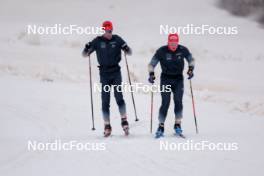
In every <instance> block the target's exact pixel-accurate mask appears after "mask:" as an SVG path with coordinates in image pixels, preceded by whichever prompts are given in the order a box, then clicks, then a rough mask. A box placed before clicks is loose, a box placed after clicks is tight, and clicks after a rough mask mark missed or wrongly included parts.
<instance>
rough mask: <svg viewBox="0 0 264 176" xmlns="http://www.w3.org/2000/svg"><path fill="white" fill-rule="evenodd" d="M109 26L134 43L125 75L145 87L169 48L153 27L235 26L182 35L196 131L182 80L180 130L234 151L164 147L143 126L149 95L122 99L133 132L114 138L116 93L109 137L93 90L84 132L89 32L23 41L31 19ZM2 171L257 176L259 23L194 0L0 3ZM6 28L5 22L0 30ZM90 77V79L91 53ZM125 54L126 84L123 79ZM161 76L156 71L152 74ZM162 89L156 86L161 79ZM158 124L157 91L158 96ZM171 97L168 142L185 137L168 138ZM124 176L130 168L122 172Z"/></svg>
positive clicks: (261, 110) (262, 35) (263, 34)
mask: <svg viewBox="0 0 264 176" xmlns="http://www.w3.org/2000/svg"><path fill="white" fill-rule="evenodd" d="M105 19H110V20H112V21H113V22H114V28H115V29H114V31H115V32H116V33H117V34H120V35H121V36H123V38H124V39H125V40H127V42H128V43H129V44H130V45H131V47H132V48H133V50H134V55H133V56H131V57H129V58H128V59H129V65H130V70H131V72H132V74H133V81H135V82H143V83H147V81H146V78H147V70H146V65H147V63H148V62H149V60H150V58H151V56H152V55H153V54H154V53H153V52H154V51H155V49H157V48H158V47H159V46H160V45H163V44H165V43H166V35H160V34H159V25H160V24H168V25H185V24H196V25H200V24H211V25H228V26H238V30H239V34H238V35H236V36H209V35H206V36H195V35H184V36H181V41H182V44H184V45H186V46H188V47H189V48H190V50H191V51H192V53H193V55H194V57H195V58H196V65H197V67H196V70H195V79H194V80H193V86H194V93H195V98H196V106H197V107H196V109H197V118H198V124H199V129H200V134H199V135H196V134H195V127H194V122H193V116H192V111H191V110H192V107H191V99H190V91H189V84H188V82H187V81H186V85H185V96H184V121H183V128H184V131H185V134H186V136H187V137H188V139H189V140H193V141H195V142H199V141H202V140H207V141H211V142H236V143H238V144H239V150H238V151H229V152H227V151H209V150H206V151H160V150H159V142H160V141H159V140H155V139H154V138H153V135H151V134H150V133H149V125H150V124H149V118H150V116H149V108H150V95H148V94H143V93H138V94H136V95H135V100H136V102H137V108H138V116H139V118H140V121H139V122H137V123H135V122H134V121H133V119H134V113H133V108H132V102H131V97H130V94H125V100H126V102H127V106H128V115H129V119H130V124H131V136H129V137H128V138H125V137H123V136H122V130H121V127H120V119H119V115H118V111H117V107H116V105H115V101H114V100H113V99H112V101H111V103H112V104H111V108H112V113H111V117H112V125H113V136H112V137H111V138H109V139H105V138H103V137H102V130H103V121H102V119H101V112H100V108H101V107H100V103H101V101H100V94H98V93H97V94H94V100H95V102H94V103H95V106H94V107H95V117H96V118H95V125H96V131H91V130H90V129H91V120H90V119H91V117H90V113H91V112H90V97H89V84H88V81H89V79H88V76H89V74H88V61H87V60H86V59H83V58H82V57H81V55H80V52H81V50H82V48H83V45H84V44H85V43H86V42H87V41H88V40H90V39H92V38H93V37H95V36H84V35H83V36H78V35H71V36H63V35H58V36H28V35H27V34H26V33H25V25H27V24H34V23H36V24H44V25H52V24H54V23H61V24H65V25H66V24H78V25H80V26H86V25H91V26H98V25H100V24H101V21H103V20H105ZM0 23H1V28H0V87H1V91H0V94H1V95H0V97H1V99H0V112H1V114H0V156H1V157H0V175H5V176H8V175H10V176H11V175H12V176H14V175H20V176H21V175H106V174H110V175H135V174H136V175H153V176H155V175H176V174H177V175H194V174H195V175H230V172H232V175H245V176H246V175H262V174H263V171H262V168H261V166H262V163H263V157H262V153H263V151H262V149H263V147H264V145H263V141H262V140H261V139H263V133H262V131H261V129H262V128H261V127H262V124H263V122H264V119H263V116H264V96H263V93H262V91H263V88H264V84H263V82H261V78H260V77H261V76H262V75H263V72H264V71H263V69H262V67H263V64H264V52H263V41H264V30H263V29H261V28H260V27H259V26H258V24H257V23H256V22H253V21H251V20H250V19H242V18H236V17H232V16H230V15H229V14H228V13H227V12H225V11H223V10H221V9H218V8H217V7H216V6H215V2H214V1H213V0H204V1H202V2H198V1H197V2H196V1H190V0H187V1H172V0H165V1H160V2H159V1H154V0H149V1H147V0H146V1H133V2H132V1H131V2H129V1H121V0H108V1H107V0H102V1H96V2H95V1H82V0H76V1H69V0H60V1H45V2H44V1H38V0H25V1H15V0H11V1H7V0H2V1H1V6H0ZM2 26H3V27H2ZM92 59H93V60H92V64H93V65H92V68H93V80H94V82H96V83H98V82H99V80H98V76H97V74H98V70H97V68H96V66H97V62H96V59H95V56H92ZM124 64H125V63H124V62H123V61H122V62H121V65H122V66H123V69H122V71H123V75H124V80H125V81H126V80H127V77H126V72H125V71H126V70H125V65H124ZM157 73H159V68H158V69H157ZM157 84H158V83H157ZM154 105H155V106H154V129H156V125H157V113H158V108H159V106H160V96H159V95H158V94H156V95H155V96H154ZM172 107H173V103H172V105H171V109H170V111H169V115H168V119H167V121H166V127H167V128H166V138H165V139H164V140H166V141H168V142H176V143H177V142H184V141H186V140H183V139H178V138H175V137H174V136H173V135H172V133H173V131H172V124H173V109H172ZM55 139H61V140H63V141H69V140H77V141H79V142H105V143H106V151H100V152H99V151H96V152H95V151H86V152H85V151H75V150H73V151H57V152H56V151H45V152H41V151H38V152H32V151H28V150H27V141H28V140H38V141H46V142H50V141H54V140H55ZM125 173H127V174H125Z"/></svg>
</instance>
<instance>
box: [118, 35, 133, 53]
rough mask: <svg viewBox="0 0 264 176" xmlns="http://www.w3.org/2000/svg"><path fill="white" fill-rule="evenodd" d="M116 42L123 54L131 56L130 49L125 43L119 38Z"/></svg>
mask: <svg viewBox="0 0 264 176" xmlns="http://www.w3.org/2000/svg"><path fill="white" fill-rule="evenodd" d="M118 42H119V43H120V46H121V49H122V50H123V51H124V52H125V54H127V55H132V50H131V48H130V47H129V46H128V45H127V43H126V42H125V41H124V40H123V39H122V38H121V37H118Z"/></svg>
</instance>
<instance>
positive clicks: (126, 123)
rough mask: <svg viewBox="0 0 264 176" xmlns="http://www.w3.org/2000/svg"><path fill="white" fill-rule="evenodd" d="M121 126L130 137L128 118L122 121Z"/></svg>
mask: <svg viewBox="0 0 264 176" xmlns="http://www.w3.org/2000/svg"><path fill="white" fill-rule="evenodd" d="M121 126H122V128H123V130H124V132H125V135H126V136H127V135H129V124H128V121H127V118H122V119H121Z"/></svg>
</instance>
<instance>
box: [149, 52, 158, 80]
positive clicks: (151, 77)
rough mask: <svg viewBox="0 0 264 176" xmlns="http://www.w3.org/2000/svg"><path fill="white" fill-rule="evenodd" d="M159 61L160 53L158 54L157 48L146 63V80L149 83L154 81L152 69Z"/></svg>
mask: <svg viewBox="0 0 264 176" xmlns="http://www.w3.org/2000/svg"><path fill="white" fill-rule="evenodd" d="M159 61H160V55H159V50H158V51H156V53H155V55H154V56H153V57H152V59H151V61H150V63H149V64H148V72H149V79H148V81H149V82H150V83H152V84H153V83H154V80H155V73H154V69H155V67H156V66H157V64H158V63H159Z"/></svg>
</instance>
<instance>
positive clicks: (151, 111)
mask: <svg viewBox="0 0 264 176" xmlns="http://www.w3.org/2000/svg"><path fill="white" fill-rule="evenodd" d="M152 85H153V84H152ZM150 101H151V105H150V133H152V119H153V91H152V90H151V100H150Z"/></svg>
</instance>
